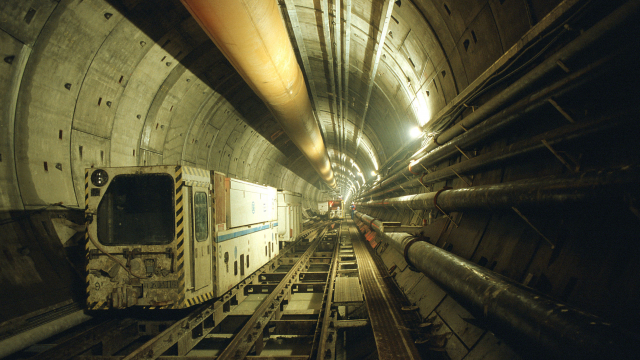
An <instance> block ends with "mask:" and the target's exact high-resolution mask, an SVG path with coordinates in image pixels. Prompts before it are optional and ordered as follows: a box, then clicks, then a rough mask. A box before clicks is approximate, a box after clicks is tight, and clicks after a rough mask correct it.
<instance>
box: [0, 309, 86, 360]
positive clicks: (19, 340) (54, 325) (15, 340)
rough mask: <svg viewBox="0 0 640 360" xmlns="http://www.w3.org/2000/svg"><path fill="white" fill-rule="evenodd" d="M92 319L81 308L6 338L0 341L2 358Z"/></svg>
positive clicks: (0, 357) (0, 355) (0, 356)
mask: <svg viewBox="0 0 640 360" xmlns="http://www.w3.org/2000/svg"><path fill="white" fill-rule="evenodd" d="M90 319H92V317H91V316H89V315H85V313H84V310H79V311H76V312H73V313H71V314H69V315H66V316H64V317H61V318H59V319H55V320H53V321H51V322H48V323H46V324H42V325H40V326H38V327H36V328H33V329H30V330H27V331H25V332H22V333H20V334H17V335H15V336H12V337H10V338H7V339H4V340H2V341H0V359H2V358H4V357H5V356H9V355H11V354H13V353H15V352H18V351H20V350H22V349H25V348H27V347H29V346H31V345H33V344H37V343H38V342H40V341H42V340H45V339H48V338H50V337H52V336H54V335H57V334H59V333H61V332H63V331H65V330H68V329H70V328H72V327H74V326H76V325H79V324H82V323H83V322H85V321H87V320H90Z"/></svg>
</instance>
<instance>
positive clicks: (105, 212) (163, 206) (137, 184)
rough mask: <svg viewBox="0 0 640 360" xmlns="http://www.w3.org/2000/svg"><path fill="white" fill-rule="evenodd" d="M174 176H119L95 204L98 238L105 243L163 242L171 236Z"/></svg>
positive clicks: (169, 240) (136, 243) (167, 240)
mask: <svg viewBox="0 0 640 360" xmlns="http://www.w3.org/2000/svg"><path fill="white" fill-rule="evenodd" d="M173 189H174V184H173V178H172V177H171V176H170V175H168V174H131V175H118V176H116V177H115V178H113V180H112V181H111V183H110V184H109V187H108V188H107V191H106V192H105V194H104V196H103V197H102V199H101V200H100V205H98V214H97V215H98V216H97V222H98V241H100V242H101V243H102V244H105V245H162V244H168V243H170V242H171V241H172V240H173V238H174V206H173V204H174V195H173Z"/></svg>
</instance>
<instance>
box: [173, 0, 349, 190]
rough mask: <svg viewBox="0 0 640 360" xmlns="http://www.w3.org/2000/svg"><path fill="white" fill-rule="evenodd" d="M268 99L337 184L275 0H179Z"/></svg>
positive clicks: (304, 149) (285, 127) (325, 177)
mask: <svg viewBox="0 0 640 360" xmlns="http://www.w3.org/2000/svg"><path fill="white" fill-rule="evenodd" d="M181 1H182V3H183V4H184V6H185V7H186V8H187V9H188V10H189V12H191V14H192V15H193V17H194V18H195V19H196V21H198V23H199V24H200V26H201V27H202V28H203V29H204V31H205V32H206V33H207V34H208V35H209V37H210V38H211V39H212V40H213V42H214V43H215V44H216V46H217V47H218V49H220V51H222V53H223V54H224V55H225V56H226V57H227V59H228V60H229V62H231V64H232V65H233V67H234V68H235V69H236V70H237V71H238V73H239V74H240V75H241V76H242V78H243V79H244V80H245V81H246V82H247V84H249V86H250V87H251V88H252V89H253V91H254V92H255V93H256V94H257V95H258V96H259V97H260V98H261V99H262V101H264V103H265V104H266V105H267V107H268V108H269V110H271V113H272V114H273V115H274V116H275V117H276V119H277V120H278V123H279V124H280V126H281V127H282V129H283V130H284V131H285V132H286V133H287V135H289V138H291V140H292V141H293V142H294V143H295V144H296V146H297V147H298V148H299V149H300V150H301V151H302V153H303V154H304V156H305V157H306V158H307V159H308V160H309V162H310V163H311V165H312V166H313V167H314V168H315V170H316V171H317V172H318V174H320V177H322V179H323V180H324V181H325V182H326V183H327V184H329V186H330V187H332V188H335V186H336V181H335V179H334V176H333V170H332V169H331V161H330V160H329V155H328V154H327V149H326V148H325V146H324V142H323V140H322V135H321V133H320V129H319V128H318V124H317V123H316V121H315V119H314V117H313V112H312V110H311V103H310V102H309V95H308V93H307V87H306V86H305V83H304V77H303V75H302V71H301V70H300V66H299V65H298V62H297V61H296V56H295V54H294V52H293V48H292V47H291V43H290V42H289V35H288V34H287V29H286V28H285V25H284V20H283V19H282V15H281V14H280V9H279V8H278V2H277V1H275V0H270V1H265V0H181Z"/></svg>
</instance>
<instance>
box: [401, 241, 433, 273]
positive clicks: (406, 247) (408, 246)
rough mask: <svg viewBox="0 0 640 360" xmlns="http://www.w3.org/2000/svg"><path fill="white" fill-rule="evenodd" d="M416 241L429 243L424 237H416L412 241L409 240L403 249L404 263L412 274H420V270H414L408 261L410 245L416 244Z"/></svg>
mask: <svg viewBox="0 0 640 360" xmlns="http://www.w3.org/2000/svg"><path fill="white" fill-rule="evenodd" d="M418 241H425V242H429V238H428V237H424V236H416V237H414V238H413V239H411V240H409V242H408V243H407V245H406V246H405V247H404V251H403V256H404V261H405V262H406V263H407V266H408V267H409V270H411V271H413V272H420V270H418V269H416V268H415V267H414V266H413V265H411V262H410V261H409V248H410V247H411V245H413V244H415V243H417V242H418Z"/></svg>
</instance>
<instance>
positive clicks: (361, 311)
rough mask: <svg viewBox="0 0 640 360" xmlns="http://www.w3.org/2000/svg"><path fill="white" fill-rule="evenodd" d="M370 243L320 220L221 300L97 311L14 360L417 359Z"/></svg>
mask: <svg viewBox="0 0 640 360" xmlns="http://www.w3.org/2000/svg"><path fill="white" fill-rule="evenodd" d="M368 248H369V246H368V245H367V243H366V241H365V240H362V239H361V236H360V235H359V233H358V231H357V229H356V228H355V226H354V225H353V223H352V222H346V221H342V222H336V223H324V224H320V225H319V226H316V227H314V228H312V229H309V230H307V231H305V232H304V233H302V234H301V236H299V237H298V239H297V240H296V241H295V242H293V243H292V244H291V245H290V246H288V247H286V248H285V249H283V250H282V251H281V252H280V254H279V255H278V256H277V257H275V258H274V259H273V260H272V261H270V262H269V263H267V264H265V265H264V266H263V267H261V268H260V269H259V270H258V271H256V272H255V273H253V274H251V275H250V276H249V277H247V278H246V279H245V280H244V281H242V282H241V283H239V284H238V285H236V286H235V287H234V288H233V289H231V290H230V291H228V292H227V293H226V294H224V295H223V296H222V297H220V298H218V299H215V300H212V301H209V302H206V303H204V304H202V305H201V306H199V307H197V308H195V309H189V310H186V311H182V312H180V311H173V312H170V311H159V312H157V313H149V312H145V313H142V314H138V315H139V316H136V315H132V313H131V312H101V313H97V314H96V315H101V316H96V317H95V318H94V319H93V320H92V321H90V322H88V323H85V324H83V325H81V326H78V327H76V328H74V329H72V330H71V331H68V332H67V333H64V334H61V335H60V336H58V337H56V338H54V339H53V340H50V341H49V343H48V344H45V343H41V344H39V345H38V346H36V347H35V348H33V347H32V349H31V351H23V352H21V353H18V354H15V355H14V356H12V359H26V358H28V359H61V360H62V359H82V360H133V359H174V360H177V359H185V360H186V359H202V358H208V359H243V358H247V359H282V360H298V359H327V360H329V359H335V358H336V357H337V358H366V357H370V356H375V357H377V358H379V359H392V358H398V356H400V357H402V358H406V359H419V358H420V355H419V354H418V351H417V350H416V347H415V345H414V341H415V339H414V338H413V337H412V336H414V335H412V333H411V332H410V331H408V330H407V329H408V327H407V323H406V316H404V315H403V314H402V310H401V307H402V305H403V304H402V299H401V297H399V296H398V294H399V293H398V292H397V291H393V289H390V288H389V287H390V286H393V282H392V281H390V280H389V279H388V273H387V272H386V269H384V267H383V265H381V263H380V262H379V261H378V262H376V260H375V259H374V257H372V254H373V252H372V251H370V249H368ZM171 317H173V319H171ZM176 317H177V318H176ZM160 319H161V320H160ZM362 345H367V346H362ZM38 351H39V352H38Z"/></svg>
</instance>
